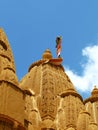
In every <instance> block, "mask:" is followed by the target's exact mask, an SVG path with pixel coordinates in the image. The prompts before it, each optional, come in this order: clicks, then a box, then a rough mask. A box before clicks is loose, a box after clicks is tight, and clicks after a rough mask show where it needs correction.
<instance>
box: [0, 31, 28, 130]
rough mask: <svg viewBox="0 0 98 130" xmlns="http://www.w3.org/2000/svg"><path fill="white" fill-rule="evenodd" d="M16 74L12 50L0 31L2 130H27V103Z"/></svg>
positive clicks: (0, 113)
mask: <svg viewBox="0 0 98 130" xmlns="http://www.w3.org/2000/svg"><path fill="white" fill-rule="evenodd" d="M15 72H16V70H15V66H14V59H13V55H12V51H11V48H10V46H9V43H8V40H7V37H6V35H5V33H4V31H3V30H2V29H0V130H14V129H15V130H25V128H24V117H25V113H24V103H25V102H24V100H23V91H22V90H21V89H20V88H19V83H18V79H17V76H16V73H15Z"/></svg>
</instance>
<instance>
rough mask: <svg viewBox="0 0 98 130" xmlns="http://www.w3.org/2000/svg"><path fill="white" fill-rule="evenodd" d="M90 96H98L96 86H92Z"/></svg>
mask: <svg viewBox="0 0 98 130" xmlns="http://www.w3.org/2000/svg"><path fill="white" fill-rule="evenodd" d="M91 94H92V96H97V95H98V88H97V87H96V85H95V86H94V89H93V90H92V92H91Z"/></svg>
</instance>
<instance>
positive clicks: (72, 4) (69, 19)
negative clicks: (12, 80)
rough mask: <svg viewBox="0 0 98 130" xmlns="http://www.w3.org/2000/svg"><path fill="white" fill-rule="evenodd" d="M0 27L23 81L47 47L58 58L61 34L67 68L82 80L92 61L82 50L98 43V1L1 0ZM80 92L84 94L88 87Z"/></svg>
mask: <svg viewBox="0 0 98 130" xmlns="http://www.w3.org/2000/svg"><path fill="white" fill-rule="evenodd" d="M0 26H1V27H2V28H4V30H5V32H6V34H7V36H8V39H9V42H10V45H11V47H12V50H13V53H14V59H15V64H16V69H17V75H18V78H19V80H20V79H21V78H22V77H23V76H24V75H25V74H26V73H27V70H28V68H29V66H30V65H31V64H32V63H33V62H34V61H36V60H38V59H40V58H41V55H42V53H43V52H44V50H45V49H47V48H49V49H50V50H51V52H52V54H53V56H54V57H56V54H55V38H56V36H58V35H61V36H62V37H63V42H62V48H63V49H62V57H63V65H64V66H65V68H66V69H68V70H66V71H69V70H70V72H72V73H74V74H75V75H77V76H78V77H79V76H80V77H81V80H82V77H83V72H84V70H85V68H83V65H84V66H86V65H87V63H88V61H89V60H88V59H87V58H88V56H87V55H85V54H84V56H83V53H82V51H83V50H84V49H85V50H86V48H87V47H90V46H92V47H93V46H95V45H96V46H97V41H98V0H1V1H0ZM86 51H87V50H86ZM87 52H88V53H89V52H90V51H87ZM81 64H82V66H81ZM72 78H73V77H72ZM77 82H78V80H77ZM80 87H81V86H80ZM90 88H91V87H90ZM88 89H89V88H88ZM89 90H91V89H89ZM79 91H80V92H81V93H83V92H87V89H86V90H82V89H79Z"/></svg>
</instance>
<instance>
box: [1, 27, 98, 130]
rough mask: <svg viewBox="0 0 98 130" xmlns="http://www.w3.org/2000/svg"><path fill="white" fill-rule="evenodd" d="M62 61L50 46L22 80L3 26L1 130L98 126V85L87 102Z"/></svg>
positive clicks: (73, 129)
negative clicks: (18, 77)
mask: <svg viewBox="0 0 98 130" xmlns="http://www.w3.org/2000/svg"><path fill="white" fill-rule="evenodd" d="M61 61H62V59H61V60H60V61H58V60H57V59H53V57H52V54H51V52H50V50H49V49H47V50H46V51H45V52H44V53H43V55H42V59H41V60H39V61H36V62H34V63H33V64H32V65H31V66H30V68H29V70H28V73H27V74H26V75H25V76H24V77H23V79H22V80H21V81H20V83H19V82H18V79H17V76H16V73H15V72H16V70H15V65H14V58H13V54H12V50H11V48H10V45H9V43H8V40H7V37H6V35H5V33H4V31H3V30H2V29H0V130H97V129H98V88H97V87H96V86H95V87H94V89H93V91H92V92H91V96H90V97H89V98H87V99H86V100H84V101H83V99H82V97H81V95H79V94H78V92H77V91H76V90H75V88H74V85H73V84H72V82H71V80H70V78H69V77H68V76H67V74H66V73H65V70H64V68H63V66H62V65H61ZM55 62H56V63H55Z"/></svg>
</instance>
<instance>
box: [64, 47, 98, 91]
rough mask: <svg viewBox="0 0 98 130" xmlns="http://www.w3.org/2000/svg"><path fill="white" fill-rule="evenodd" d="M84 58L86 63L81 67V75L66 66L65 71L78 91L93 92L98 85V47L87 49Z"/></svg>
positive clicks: (84, 50) (84, 51)
mask: <svg viewBox="0 0 98 130" xmlns="http://www.w3.org/2000/svg"><path fill="white" fill-rule="evenodd" d="M82 56H83V57H85V58H86V61H85V63H83V64H82V65H81V67H82V69H83V70H82V74H81V75H78V74H77V72H73V71H72V70H71V69H69V68H68V67H66V66H65V71H66V73H67V74H68V76H69V77H70V79H71V81H72V82H73V84H74V86H75V87H76V88H77V89H78V90H80V91H83V92H85V91H91V90H92V88H93V86H94V85H98V45H93V46H88V47H85V48H84V49H83V50H82Z"/></svg>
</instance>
